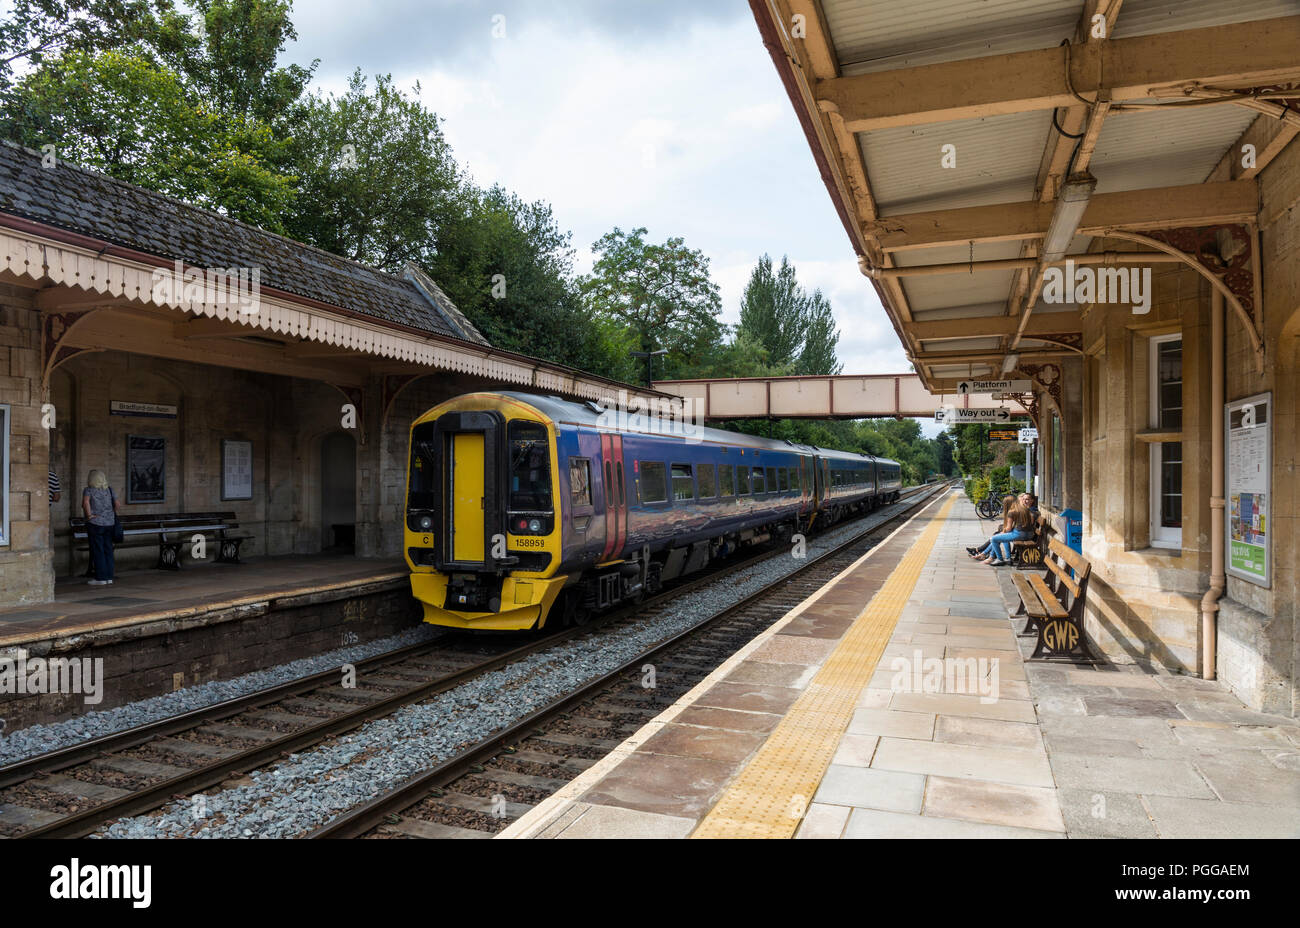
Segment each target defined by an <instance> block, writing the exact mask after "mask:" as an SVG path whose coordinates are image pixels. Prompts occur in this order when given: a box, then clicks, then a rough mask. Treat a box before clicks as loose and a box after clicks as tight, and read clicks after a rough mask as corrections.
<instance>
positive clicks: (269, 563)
mask: <svg viewBox="0 0 1300 928" xmlns="http://www.w3.org/2000/svg"><path fill="white" fill-rule="evenodd" d="M408 574H409V572H408V571H407V570H406V568H405V565H403V564H402V563H401V562H400V561H396V560H379V559H361V558H356V557H352V556H351V555H330V554H314V555H289V556H283V557H254V558H248V559H246V560H245V562H244V563H242V564H217V563H215V562H214V563H212V564H203V563H195V564H188V563H187V564H186V566H185V567H183V568H182V569H181V570H148V569H146V570H130V571H123V572H121V573H119V574H118V576H117V579H116V580H115V581H114V583H113V584H112V586H90V585H89V584H87V582H86V579H85V578H84V577H69V578H64V579H61V580H59V581H58V583H57V584H55V587H54V602H52V603H39V604H36V605H28V606H13V607H10V608H6V609H0V647H11V646H14V645H15V644H21V643H23V642H30V641H34V640H48V639H52V638H58V637H66V636H69V635H81V634H86V633H88V632H95V631H105V630H108V629H112V628H118V627H121V626H123V625H137V624H142V623H147V622H154V621H158V620H161V619H173V618H181V617H183V616H192V615H196V614H199V613H204V612H211V611H213V610H221V609H229V608H233V607H237V606H239V605H246V604H248V603H251V602H258V601H263V600H267V599H279V598H283V597H288V596H295V595H302V594H304V593H313V592H320V591H322V590H326V589H334V588H337V587H342V586H349V587H350V586H359V585H369V584H375V583H389V584H391V583H396V582H399V581H400V582H404V581H405V580H406V578H407V576H408Z"/></svg>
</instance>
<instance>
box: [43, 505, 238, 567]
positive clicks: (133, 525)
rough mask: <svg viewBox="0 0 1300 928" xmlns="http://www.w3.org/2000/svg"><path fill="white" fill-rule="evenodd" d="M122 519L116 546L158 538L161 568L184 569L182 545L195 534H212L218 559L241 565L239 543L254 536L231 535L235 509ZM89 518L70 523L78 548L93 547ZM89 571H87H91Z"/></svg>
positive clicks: (133, 545)
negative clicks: (88, 529)
mask: <svg viewBox="0 0 1300 928" xmlns="http://www.w3.org/2000/svg"><path fill="white" fill-rule="evenodd" d="M118 518H119V519H121V521H122V535H123V540H122V541H119V542H117V543H116V544H115V545H114V547H117V548H139V547H144V546H147V545H152V544H154V539H155V538H156V539H157V544H158V563H157V564H156V565H155V566H156V567H158V568H159V569H160V570H180V569H181V545H183V544H185V543H186V542H188V541H190V540H191V539H192V538H193V537H194V536H195V535H198V534H201V535H203V536H205V537H207V536H213V537H214V538H215V539H216V542H217V546H218V547H217V558H216V559H217V562H218V563H228V564H238V563H240V560H239V546H240V545H241V544H243V543H244V542H245V541H248V540H249V539H251V538H252V537H253V536H252V535H232V534H231V532H232V531H233V530H235V529H238V528H239V522H238V521H236V519H235V514H234V513H233V512H178V513H166V514H153V515H124V516H119V517H118ZM86 521H87V520H86V519H85V518H83V517H75V518H72V519H69V520H68V522H69V524H70V526H71V528H72V542H73V545H74V546H76V550H78V551H87V550H89V549H90V543H89V535H88V534H87V532H86ZM89 572H90V571H89V570H87V574H89Z"/></svg>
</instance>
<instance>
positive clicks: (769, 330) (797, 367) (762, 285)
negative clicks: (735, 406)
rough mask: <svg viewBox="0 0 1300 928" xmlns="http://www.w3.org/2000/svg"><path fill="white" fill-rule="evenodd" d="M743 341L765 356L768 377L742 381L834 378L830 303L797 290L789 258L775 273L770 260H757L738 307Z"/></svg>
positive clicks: (834, 335)
mask: <svg viewBox="0 0 1300 928" xmlns="http://www.w3.org/2000/svg"><path fill="white" fill-rule="evenodd" d="M736 334H737V339H739V338H740V337H741V336H742V335H743V336H744V337H746V338H748V339H751V340H752V341H754V342H755V343H757V344H758V345H761V346H762V347H763V349H764V350H765V351H766V353H767V358H766V364H767V366H768V367H769V369H770V370H769V371H764V372H763V373H762V374H750V375H747V376H770V375H772V373H775V372H777V371H779V372H780V373H782V374H835V373H839V370H840V365H839V362H838V361H837V360H836V358H835V345H836V343H837V342H838V341H839V332H838V331H837V330H836V328H835V317H834V315H833V314H832V312H831V305H830V301H829V300H827V299H826V297H825V296H824V295H823V294H822V292H821V291H820V290H815V291H813V292H812V293H811V294H809V293H808V292H807V291H806V290H804V289H803V288H802V287H801V286H799V281H798V279H797V277H796V275H795V269H794V266H793V265H792V264H790V261H789V259H788V258H785V257H782V258H781V267H780V269H779V270H778V271H775V272H774V271H773V270H772V259H771V257H769V256H768V255H763V256H762V257H761V258H759V259H758V264H757V265H755V267H754V270H753V272H752V273H751V274H750V277H749V283H748V284H746V286H745V294H744V296H743V297H742V299H741V304H740V325H739V326H738V327H737V330H736Z"/></svg>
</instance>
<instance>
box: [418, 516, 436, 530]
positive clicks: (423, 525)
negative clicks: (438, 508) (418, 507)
mask: <svg viewBox="0 0 1300 928" xmlns="http://www.w3.org/2000/svg"><path fill="white" fill-rule="evenodd" d="M432 529H433V516H420V531H422V532H427V531H430V530H432Z"/></svg>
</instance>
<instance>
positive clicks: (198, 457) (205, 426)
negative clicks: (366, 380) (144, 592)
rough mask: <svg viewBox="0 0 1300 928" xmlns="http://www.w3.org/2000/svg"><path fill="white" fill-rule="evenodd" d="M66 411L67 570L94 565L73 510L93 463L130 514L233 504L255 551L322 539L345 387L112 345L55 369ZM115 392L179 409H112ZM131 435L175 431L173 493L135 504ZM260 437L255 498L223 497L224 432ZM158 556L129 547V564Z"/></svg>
mask: <svg viewBox="0 0 1300 928" xmlns="http://www.w3.org/2000/svg"><path fill="white" fill-rule="evenodd" d="M50 392H51V397H52V401H53V402H54V403H55V406H56V409H57V411H58V414H59V419H58V429H57V430H56V432H55V436H56V437H55V439H54V442H53V448H52V452H53V453H52V455H51V463H52V466H53V467H54V468H55V470H56V471H57V472H58V473H59V475H60V479H61V480H62V482H63V486H64V491H65V492H64V497H63V499H62V500H61V501H60V502H59V503H56V504H55V506H54V507H53V509H52V518H53V527H54V539H55V551H56V561H55V563H56V569H57V572H58V573H59V575H60V576H65V575H75V574H78V573H80V572H81V571H83V570H84V569H85V566H86V562H87V560H86V559H87V554H86V552H84V551H79V552H75V555H74V552H73V551H72V550H71V535H70V530H69V528H68V518H69V516H71V515H73V514H74V513H75V514H77V515H80V507H81V490H82V488H83V487H84V486H85V483H86V479H87V474H88V473H89V471H90V470H92V469H98V470H102V471H104V473H105V475H106V476H107V477H108V479H109V482H110V483H111V484H112V486H113V488H114V491H115V492H116V493H117V496H118V499H119V501H120V502H121V503H122V510H121V511H122V513H123V514H124V515H126V514H132V515H135V514H151V513H170V512H200V511H220V512H234V513H235V516H236V518H237V519H238V521H239V523H240V528H241V531H245V532H247V533H249V534H251V535H253V536H254V537H253V539H252V540H251V541H248V542H245V543H244V547H243V551H244V552H246V553H248V554H254V555H255V554H307V553H313V552H317V551H320V550H321V548H322V538H323V535H322V531H321V517H320V511H321V498H320V486H321V483H320V481H321V474H320V468H321V455H320V445H321V441H322V440H323V439H324V438H325V436H327V435H330V434H331V433H335V432H341V431H342V430H341V429H340V418H341V416H340V412H339V409H340V406H341V405H342V403H344V402H346V399H345V397H344V395H343V394H342V393H341V392H339V391H338V390H336V389H335V388H333V387H331V386H329V385H327V384H322V383H316V382H313V381H306V380H298V379H295V378H290V377H277V376H274V375H270V374H259V373H253V372H248V371H240V370H233V369H230V368H224V367H214V366H211V365H205V364H192V363H187V362H182V361H171V360H163V359H158V358H150V357H143V356H140V355H132V354H125V353H122V352H117V351H103V352H94V353H88V354H83V355H79V356H77V357H75V358H72V359H71V360H69V361H68V362H66V363H65V364H63V365H62V366H61V367H60V368H59V369H57V370H56V371H55V372H54V374H53V376H52V377H51V390H50ZM112 400H120V401H128V402H139V403H155V404H163V405H168V406H175V407H176V408H177V415H176V417H175V418H145V417H136V416H120V415H110V413H109V403H110V401H112ZM129 435H141V436H157V437H161V438H164V439H166V442H167V444H166V475H165V477H166V498H165V499H164V500H163V501H161V502H148V503H135V504H131V503H129V502H128V492H127V486H126V473H125V469H126V453H127V451H126V448H127V437H128V436H129ZM226 439H230V440H239V441H251V442H252V447H253V498H252V499H250V500H223V499H222V498H221V497H222V460H221V448H222V441H223V440H226ZM156 561H157V548H156V546H145V547H139V548H119V549H118V551H117V562H118V566H119V567H121V568H132V567H147V566H151V565H152V564H154V563H155V562H156Z"/></svg>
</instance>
